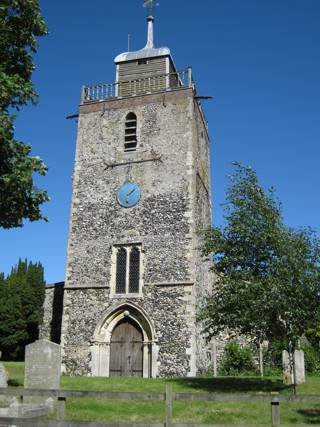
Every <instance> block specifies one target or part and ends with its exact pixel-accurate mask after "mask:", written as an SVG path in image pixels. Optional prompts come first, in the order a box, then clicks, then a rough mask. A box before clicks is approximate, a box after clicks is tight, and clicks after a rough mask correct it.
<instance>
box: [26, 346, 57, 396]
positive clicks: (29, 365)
mask: <svg viewBox="0 0 320 427" xmlns="http://www.w3.org/2000/svg"><path fill="white" fill-rule="evenodd" d="M60 376H61V355H60V345H58V344H55V343H53V342H51V341H48V340H38V341H36V342H34V343H32V344H29V345H27V347H26V355H25V370H24V387H25V388H31V389H42V390H54V389H58V388H60ZM47 400H48V398H47V397H43V398H41V397H31V396H30V397H27V396H26V397H25V399H24V402H25V403H46V401H47Z"/></svg>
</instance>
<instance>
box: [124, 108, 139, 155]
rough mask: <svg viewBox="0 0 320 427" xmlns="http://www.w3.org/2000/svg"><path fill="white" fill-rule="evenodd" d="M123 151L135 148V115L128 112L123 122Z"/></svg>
mask: <svg viewBox="0 0 320 427" xmlns="http://www.w3.org/2000/svg"><path fill="white" fill-rule="evenodd" d="M124 141H125V144H124V151H135V150H136V148H137V116H136V115H135V114H134V113H129V114H128V115H127V117H126V122H125V137H124Z"/></svg>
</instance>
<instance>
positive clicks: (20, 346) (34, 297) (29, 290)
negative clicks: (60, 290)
mask: <svg viewBox="0 0 320 427" xmlns="http://www.w3.org/2000/svg"><path fill="white" fill-rule="evenodd" d="M44 295H45V282H44V279H43V267H42V265H41V264H40V263H37V264H33V263H32V262H30V263H28V262H27V260H25V261H21V260H19V262H18V265H17V266H15V267H14V268H12V270H11V273H10V274H9V276H8V277H7V278H6V279H4V278H3V275H2V281H1V280H0V349H1V350H2V351H3V355H4V357H6V358H13V359H19V358H22V357H23V355H24V348H25V346H26V345H27V344H29V343H31V342H34V341H35V340H36V339H38V335H39V324H40V323H41V321H42V316H43V302H44Z"/></svg>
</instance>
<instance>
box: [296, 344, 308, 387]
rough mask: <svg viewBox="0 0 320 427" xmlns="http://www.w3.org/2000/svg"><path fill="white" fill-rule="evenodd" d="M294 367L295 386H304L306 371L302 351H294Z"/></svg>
mask: <svg viewBox="0 0 320 427" xmlns="http://www.w3.org/2000/svg"><path fill="white" fill-rule="evenodd" d="M294 366H295V375H296V384H304V383H305V382H306V371H305V365H304V351H303V350H295V351H294Z"/></svg>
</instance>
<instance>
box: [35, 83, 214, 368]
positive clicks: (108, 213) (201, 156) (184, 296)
mask: <svg viewBox="0 0 320 427" xmlns="http://www.w3.org/2000/svg"><path fill="white" fill-rule="evenodd" d="M198 109H199V107H198V104H197V103H196V101H195V100H194V98H193V92H192V90H190V89H188V90H179V91H176V92H172V93H163V94H157V95H155V94H154V95H148V96H141V97H140V96H137V97H133V98H130V99H123V100H114V101H107V102H103V103H99V104H90V105H85V106H82V107H81V110H80V116H79V129H78V140H77V150H76V163H75V171H74V180H73V201H72V209H71V224H70V234H69V245H68V260H67V272H66V287H65V297H64V298H65V301H64V316H63V323H62V357H63V363H64V365H65V366H66V370H67V372H69V373H73V374H81V375H85V374H90V372H91V360H90V357H91V355H90V346H91V344H92V339H93V334H94V330H95V328H96V326H97V324H98V322H99V321H101V319H103V316H104V315H105V313H106V312H107V311H108V309H109V308H110V307H111V306H117V305H119V304H120V303H124V302H125V300H126V298H110V289H111V288H112V286H113V283H112V282H111V277H112V276H111V270H112V269H111V254H112V247H113V245H119V244H130V243H140V244H141V245H142V252H143V258H144V271H143V287H142V292H143V296H142V297H140V298H130V299H129V298H128V301H129V302H135V303H136V305H138V306H139V307H141V308H143V309H144V310H145V311H146V312H147V313H148V315H149V317H150V318H151V319H152V321H153V325H154V330H155V332H156V340H157V345H158V347H159V352H158V362H157V363H158V369H157V372H158V376H174V375H177V376H185V375H195V374H196V373H197V371H201V370H205V366H206V365H207V364H208V360H207V351H206V348H205V343H204V340H203V338H202V337H201V334H200V327H199V326H198V325H197V324H196V307H197V304H198V301H199V299H200V297H201V296H203V295H204V294H205V292H206V290H207V288H208V275H207V266H204V264H203V262H202V260H201V258H200V250H201V248H200V245H199V239H198V237H197V231H198V227H199V225H201V224H202V223H205V224H210V218H211V214H210V184H209V171H208V168H209V163H208V162H209V160H208V150H209V148H208V137H207V134H206V129H205V124H204V122H203V118H202V116H201V115H200V113H199V111H198ZM131 111H132V112H134V113H135V114H136V116H137V137H138V149H137V151H136V152H129V153H125V152H124V150H123V146H124V127H125V118H126V115H127V114H128V113H129V112H131ZM196 114H198V116H197V118H196ZM140 160H144V162H142V163H134V162H139V161H140ZM121 163H126V165H119V164H121ZM126 181H133V182H136V183H137V184H139V186H140V188H141V194H142V197H141V200H140V201H139V203H138V204H137V205H136V206H135V207H133V208H131V209H124V208H121V207H120V206H119V204H118V203H117V200H116V194H117V190H118V189H119V187H120V186H121V185H122V184H123V183H124V182H126ZM201 186H202V187H204V188H202V187H201ZM204 217H206V218H204ZM48 301H49V299H48ZM48 303H49V302H48ZM49 305H50V303H49ZM47 324H48V321H47ZM43 330H44V334H48V329H47V330H45V328H43Z"/></svg>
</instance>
